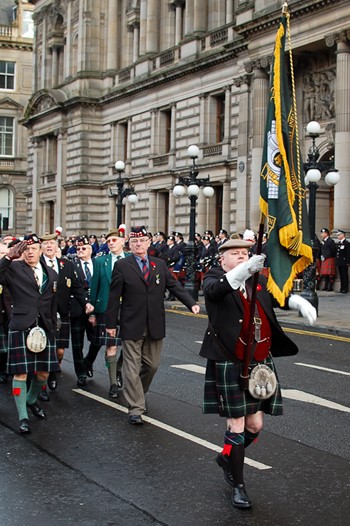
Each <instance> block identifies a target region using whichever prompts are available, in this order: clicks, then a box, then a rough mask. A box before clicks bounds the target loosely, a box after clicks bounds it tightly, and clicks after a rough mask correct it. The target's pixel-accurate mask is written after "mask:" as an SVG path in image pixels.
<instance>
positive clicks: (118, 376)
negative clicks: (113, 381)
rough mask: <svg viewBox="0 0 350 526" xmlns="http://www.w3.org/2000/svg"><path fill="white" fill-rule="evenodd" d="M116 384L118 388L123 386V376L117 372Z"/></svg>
mask: <svg viewBox="0 0 350 526" xmlns="http://www.w3.org/2000/svg"><path fill="white" fill-rule="evenodd" d="M117 386H118V387H119V389H121V388H122V387H123V377H122V375H121V373H119V374H117Z"/></svg>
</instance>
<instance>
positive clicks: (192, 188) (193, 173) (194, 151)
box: [173, 144, 214, 300]
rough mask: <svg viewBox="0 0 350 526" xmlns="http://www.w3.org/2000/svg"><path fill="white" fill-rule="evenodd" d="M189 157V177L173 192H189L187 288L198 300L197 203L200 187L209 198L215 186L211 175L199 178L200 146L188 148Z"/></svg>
mask: <svg viewBox="0 0 350 526" xmlns="http://www.w3.org/2000/svg"><path fill="white" fill-rule="evenodd" d="M187 152H188V155H189V157H190V158H191V159H192V166H191V169H190V173H189V176H188V177H182V176H180V177H179V180H178V182H177V184H176V185H175V186H174V189H173V194H174V196H175V197H182V196H184V195H185V194H186V188H187V194H188V197H189V199H190V205H191V207H190V232H189V238H188V243H187V245H186V248H185V256H186V283H185V288H186V289H187V290H188V292H189V293H190V294H191V295H192V297H193V298H194V299H195V300H198V284H197V283H196V270H195V259H196V244H195V231H196V204H197V199H198V195H199V192H200V188H201V187H203V195H204V196H205V197H207V198H209V197H212V196H213V195H214V188H213V187H212V186H210V183H209V177H207V178H206V179H198V173H199V171H198V166H197V164H196V159H197V158H198V155H199V148H198V146H196V145H194V144H193V145H191V146H189V147H188V149H187Z"/></svg>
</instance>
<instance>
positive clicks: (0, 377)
mask: <svg viewBox="0 0 350 526" xmlns="http://www.w3.org/2000/svg"><path fill="white" fill-rule="evenodd" d="M8 377H9V375H8V374H7V373H0V384H7V380H8Z"/></svg>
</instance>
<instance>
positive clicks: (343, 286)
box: [338, 265, 349, 292]
mask: <svg viewBox="0 0 350 526" xmlns="http://www.w3.org/2000/svg"><path fill="white" fill-rule="evenodd" d="M338 271H339V277H340V291H341V292H348V290H349V271H348V267H347V265H346V266H345V265H344V266H341V267H338Z"/></svg>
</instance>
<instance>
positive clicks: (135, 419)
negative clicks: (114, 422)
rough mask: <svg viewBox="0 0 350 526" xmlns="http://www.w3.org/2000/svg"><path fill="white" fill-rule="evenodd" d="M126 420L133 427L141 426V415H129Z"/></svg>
mask: <svg viewBox="0 0 350 526" xmlns="http://www.w3.org/2000/svg"><path fill="white" fill-rule="evenodd" d="M128 420H129V424H132V425H134V426H135V425H136V426H139V425H142V424H143V420H142V417H141V415H129V417H128Z"/></svg>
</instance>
